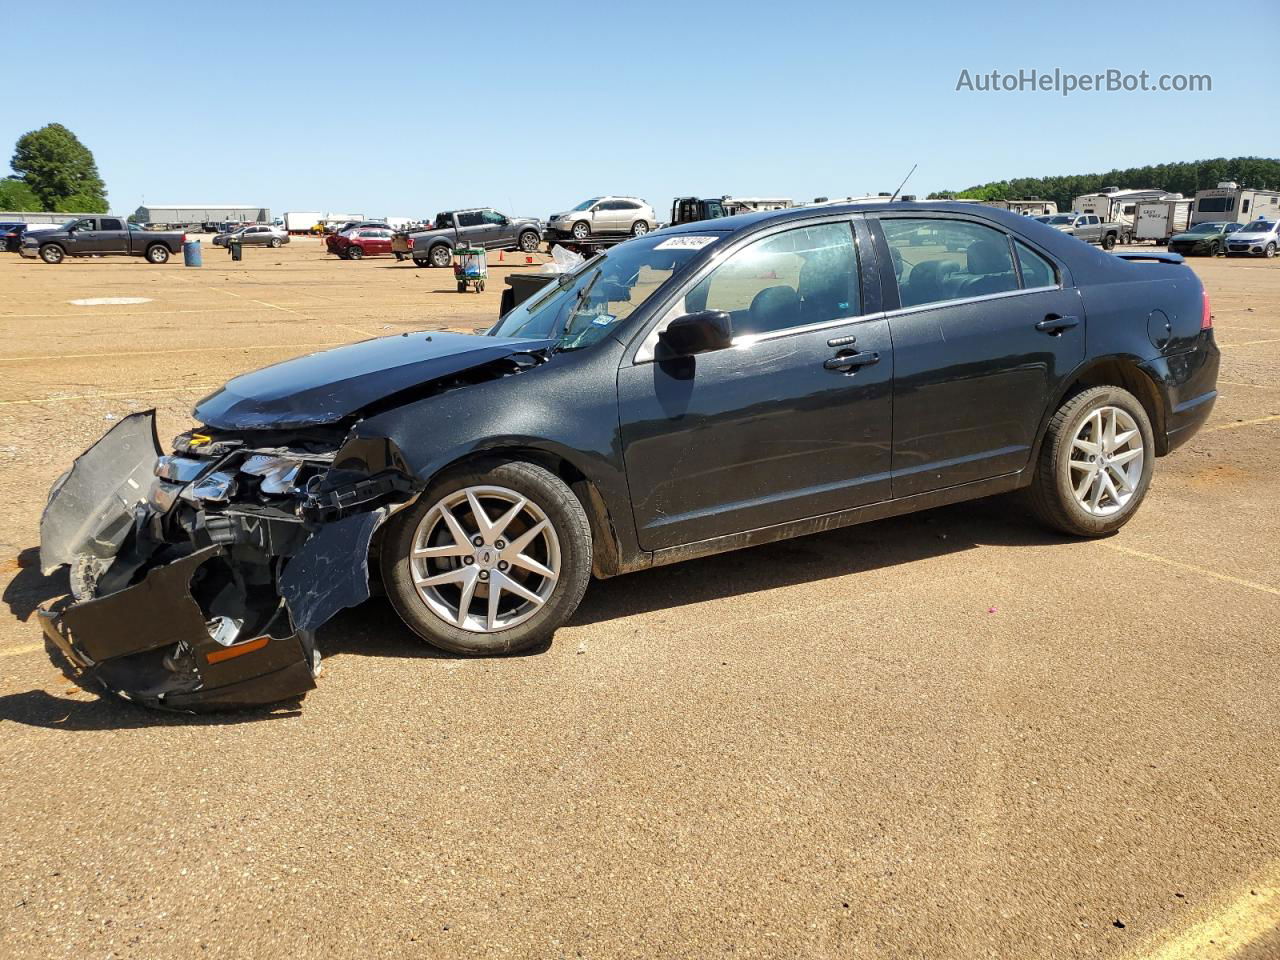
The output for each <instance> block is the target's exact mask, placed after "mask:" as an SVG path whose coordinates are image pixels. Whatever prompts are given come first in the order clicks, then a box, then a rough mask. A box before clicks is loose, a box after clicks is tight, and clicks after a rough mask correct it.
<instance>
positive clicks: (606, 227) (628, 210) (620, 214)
mask: <svg viewBox="0 0 1280 960" xmlns="http://www.w3.org/2000/svg"><path fill="white" fill-rule="evenodd" d="M657 225H658V218H657V217H655V216H654V214H653V207H651V206H649V202H648V201H647V200H641V199H639V198H638V197H592V198H591V199H590V200H584V201H583V202H582V203H580V204H578V205H577V206H576V207H574V208H573V209H572V210H566V211H565V212H564V213H553V214H552V215H551V217H550V219H549V220H548V221H547V229H546V231H545V232H546V233H547V234H550V235H551V236H552V237H572V238H573V239H574V240H589V239H591V238H592V237H607V236H618V235H619V234H622V235H624V236H625V235H627V234H630V235H631V236H633V237H640V236H644V234H646V233H648V232H649V231H650V230H652V229H654V228H655V227H656V226H657Z"/></svg>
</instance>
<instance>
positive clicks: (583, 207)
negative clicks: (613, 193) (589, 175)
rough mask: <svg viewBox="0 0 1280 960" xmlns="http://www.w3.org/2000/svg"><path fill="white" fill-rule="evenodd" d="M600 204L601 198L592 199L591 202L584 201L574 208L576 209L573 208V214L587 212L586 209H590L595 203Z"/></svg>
mask: <svg viewBox="0 0 1280 960" xmlns="http://www.w3.org/2000/svg"><path fill="white" fill-rule="evenodd" d="M599 202H600V198H599V197H592V198H591V199H590V200H583V201H582V202H581V203H580V204H578V205H577V206H576V207H574V208H573V211H572V212H573V213H578V212H580V211H582V210H586V209H587V208H588V207H590V206H591V205H592V204H593V203H599Z"/></svg>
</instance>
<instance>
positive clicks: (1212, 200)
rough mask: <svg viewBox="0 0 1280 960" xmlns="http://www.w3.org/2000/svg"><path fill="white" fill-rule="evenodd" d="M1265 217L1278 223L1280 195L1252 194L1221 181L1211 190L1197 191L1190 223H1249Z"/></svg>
mask: <svg viewBox="0 0 1280 960" xmlns="http://www.w3.org/2000/svg"><path fill="white" fill-rule="evenodd" d="M1259 217H1264V218H1266V219H1267V220H1280V191H1276V190H1251V189H1249V188H1248V187H1242V186H1240V184H1238V183H1236V182H1235V181H1234V180H1224V181H1222V182H1221V183H1219V184H1218V185H1217V186H1216V187H1214V188H1213V189H1211V190H1197V191H1196V202H1195V208H1194V209H1193V210H1192V211H1191V223H1192V225H1195V224H1197V223H1209V222H1212V221H1215V220H1226V221H1228V222H1230V223H1248V222H1249V221H1251V220H1256V219H1258V218H1259Z"/></svg>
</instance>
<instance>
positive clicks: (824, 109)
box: [0, 0, 1280, 216]
mask: <svg viewBox="0 0 1280 960" xmlns="http://www.w3.org/2000/svg"><path fill="white" fill-rule="evenodd" d="M1211 10H1212V8H1211V7H1206V6H1205V5H1204V4H1203V3H1195V2H1181V0H1165V2H1163V3H1161V4H1158V5H1152V6H1147V7H1142V8H1134V7H1126V6H1122V5H1113V6H1110V7H1100V6H1097V5H1076V6H1061V5H1041V4H1036V3H1030V2H1026V0H1021V2H1017V3H1001V2H997V3H990V4H986V5H983V4H980V3H960V2H955V0H950V2H945V3H937V2H933V0H922V2H906V3H885V2H883V0H881V2H877V3H867V4H862V3H853V2H844V3H838V2H835V3H828V2H821V0H811V2H807V3H784V2H771V3H757V2H754V0H739V2H732V3H730V2H717V3H710V2H698V0H685V2H683V3H675V2H667V0H655V2H646V3H609V2H604V3H601V2H597V0H581V2H578V3H560V2H545V0H539V2H533V0H527V2H510V3H507V2H500V3H489V4H484V5H481V4H474V3H473V4H448V3H441V4H423V3H380V4H367V5H366V4H352V3H350V2H347V3H329V2H324V0H311V2H291V0H288V2H286V0H281V2H261V0H260V2H256V3H242V2H238V0H227V2H222V3H217V4H214V3H201V4H175V3H172V2H166V3H149V2H129V3H127V4H126V3H88V2H76V0H72V2H63V3H60V4H58V5H57V7H56V8H54V7H50V6H48V5H42V4H34V3H15V4H12V5H10V6H9V7H8V8H7V9H6V13H5V17H4V24H5V32H6V34H7V39H8V41H9V42H8V43H7V44H6V46H7V48H8V49H10V50H20V51H21V57H20V60H21V62H22V63H23V64H24V66H23V67H22V68H21V69H20V71H19V73H18V74H17V78H25V79H17V78H15V77H14V76H13V75H11V76H10V82H8V83H6V84H5V88H4V92H3V93H0V150H4V151H9V150H11V147H10V144H12V142H13V141H14V140H15V139H16V138H17V137H18V136H20V135H21V134H22V133H24V132H25V131H27V130H31V129H34V128H36V127H39V126H41V125H43V124H45V123H47V122H50V121H58V122H61V123H63V124H65V125H67V126H68V127H70V128H71V129H72V130H73V131H75V132H76V134H77V135H78V136H79V137H80V138H81V139H82V140H83V141H84V142H85V143H86V144H87V145H88V146H89V147H90V148H91V149H92V150H93V151H94V154H95V155H96V157H97V160H98V165H99V168H100V170H101V172H102V175H103V177H104V179H105V180H106V183H107V188H108V193H109V199H110V202H111V206H112V209H113V210H117V211H120V212H130V211H132V210H133V209H134V208H135V207H136V206H137V205H138V204H139V203H141V202H142V201H143V200H144V199H145V200H146V201H148V202H151V203H175V202H177V203H250V204H259V205H266V206H269V207H271V209H272V211H273V212H274V213H276V214H280V213H282V212H283V211H285V210H332V211H347V212H353V213H364V214H366V215H369V216H421V215H425V214H431V213H434V212H435V211H436V210H439V209H444V208H447V207H449V206H453V205H463V204H466V205H472V204H474V205H482V204H492V205H495V206H497V207H499V208H501V209H504V210H508V211H509V212H512V213H515V214H528V215H542V216H545V215H546V214H548V213H551V212H553V211H556V210H560V209H564V208H566V207H568V206H572V205H573V204H575V203H576V202H578V201H579V200H582V199H584V198H586V197H589V196H594V195H597V194H600V193H621V194H631V195H638V196H642V197H646V198H647V199H649V200H650V201H651V202H653V203H654V204H655V205H656V206H657V207H658V208H659V215H660V216H661V215H663V211H664V210H669V205H670V202H671V198H672V197H673V196H675V195H677V194H679V195H688V194H699V195H703V196H718V195H720V194H723V193H729V194H737V195H739V196H751V195H769V196H789V197H794V198H796V199H811V198H813V197H814V196H824V195H825V196H830V197H837V196H846V195H850V194H862V193H874V192H876V191H878V190H893V189H894V188H895V187H896V186H897V184H898V182H899V181H900V180H901V179H902V177H903V176H904V175H905V173H906V171H907V170H908V169H909V168H910V167H911V165H912V164H913V163H919V165H920V166H919V169H918V170H917V172H916V174H915V176H914V177H913V178H912V181H911V183H910V184H909V185H908V187H907V189H906V192H908V193H911V192H915V193H918V194H920V195H921V196H923V195H924V194H926V193H927V192H928V191H930V190H933V189H939V188H943V187H952V188H961V187H965V186H968V185H971V184H974V183H978V182H984V181H987V180H992V179H1000V178H1004V177H1011V176H1023V175H1025V176H1036V175H1045V174H1053V173H1086V172H1093V171H1101V170H1105V169H1109V168H1111V167H1113V166H1119V167H1126V166H1136V165H1142V164H1147V163H1159V162H1164V161H1174V160H1194V159H1200V158H1203V157H1211V156H1235V155H1240V154H1269V155H1273V156H1274V155H1275V154H1277V153H1280V150H1277V147H1278V146H1280V137H1278V136H1277V131H1278V130H1280V125H1278V124H1277V121H1278V120H1280V110H1277V108H1276V100H1275V97H1274V96H1273V95H1272V94H1269V93H1266V92H1265V86H1266V81H1265V80H1264V79H1263V77H1262V76H1260V75H1259V74H1258V70H1257V69H1254V68H1255V67H1257V66H1258V64H1259V63H1261V62H1262V61H1260V60H1258V59H1257V57H1256V56H1254V55H1253V54H1250V53H1249V46H1250V37H1257V38H1258V50H1257V51H1256V53H1257V54H1263V53H1265V54H1266V56H1267V57H1271V58H1274V56H1275V52H1276V45H1275V38H1276V37H1277V36H1280V4H1277V3H1275V2H1274V0H1267V2H1243V3H1237V4H1233V5H1231V6H1230V7H1227V6H1223V7H1222V8H1221V10H1222V16H1221V17H1220V18H1217V19H1215V17H1214V16H1213V14H1212V13H1211V12H1210V11H1211ZM1075 12H1078V14H1079V15H1078V16H1073V13H1075ZM1210 28H1212V29H1213V31H1215V32H1217V34H1218V36H1219V39H1218V40H1216V41H1213V42H1207V41H1206V40H1205V37H1206V35H1207V34H1206V31H1209V30H1210ZM1241 60H1243V61H1244V62H1249V63H1252V64H1253V66H1252V67H1249V68H1247V69H1242V68H1241V67H1240V66H1239V63H1240V62H1241ZM1055 67H1057V68H1061V69H1062V70H1066V71H1073V72H1078V73H1093V72H1101V71H1105V70H1106V69H1108V68H1115V69H1118V70H1122V71H1126V72H1134V73H1136V72H1137V71H1139V70H1144V69H1145V70H1148V71H1150V72H1151V73H1152V75H1153V76H1154V75H1158V74H1161V73H1207V74H1210V75H1211V76H1212V78H1213V90H1212V92H1209V93H1137V92H1135V93H1076V94H1074V95H1072V96H1070V97H1065V98H1064V97H1062V96H1061V95H1059V94H1056V93H1031V92H1021V93H977V92H957V91H956V83H957V80H958V78H959V76H960V72H961V70H962V69H968V70H969V71H970V72H971V73H972V74H977V73H982V72H989V71H991V70H993V69H995V70H1000V71H1002V72H1009V73H1015V72H1017V71H1018V70H1019V69H1020V68H1025V69H1031V68H1038V69H1040V70H1042V71H1043V70H1048V71H1052V70H1053V69H1054V68H1055ZM1264 73H1265V71H1264ZM1271 73H1272V74H1273V75H1274V69H1273V70H1272V71H1271ZM7 155H8V154H0V156H7Z"/></svg>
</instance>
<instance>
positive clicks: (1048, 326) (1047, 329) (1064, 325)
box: [1036, 313, 1080, 336]
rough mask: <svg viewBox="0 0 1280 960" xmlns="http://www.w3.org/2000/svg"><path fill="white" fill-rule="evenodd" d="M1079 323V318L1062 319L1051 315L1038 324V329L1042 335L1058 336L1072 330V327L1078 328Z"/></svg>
mask: <svg viewBox="0 0 1280 960" xmlns="http://www.w3.org/2000/svg"><path fill="white" fill-rule="evenodd" d="M1079 323H1080V318H1079V317H1060V316H1058V315H1057V314H1054V313H1051V314H1049V315H1048V316H1047V317H1045V318H1044V319H1043V320H1041V321H1040V322H1039V323H1037V324H1036V329H1037V330H1039V331H1040V332H1041V333H1047V334H1049V335H1050V336H1056V335H1057V334H1059V333H1061V332H1062V331H1063V330H1070V329H1071V328H1072V327H1074V326H1078V325H1079Z"/></svg>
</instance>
